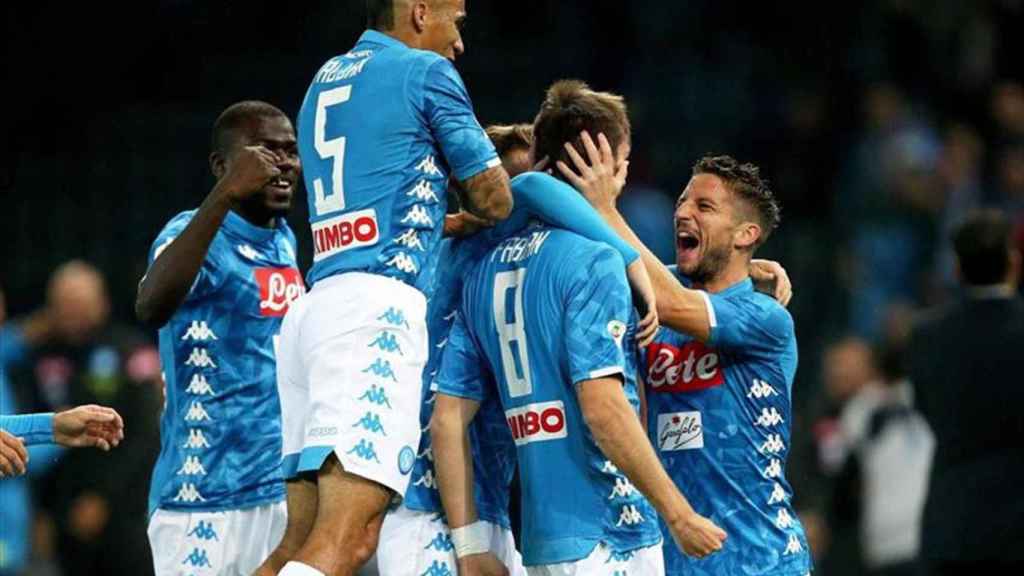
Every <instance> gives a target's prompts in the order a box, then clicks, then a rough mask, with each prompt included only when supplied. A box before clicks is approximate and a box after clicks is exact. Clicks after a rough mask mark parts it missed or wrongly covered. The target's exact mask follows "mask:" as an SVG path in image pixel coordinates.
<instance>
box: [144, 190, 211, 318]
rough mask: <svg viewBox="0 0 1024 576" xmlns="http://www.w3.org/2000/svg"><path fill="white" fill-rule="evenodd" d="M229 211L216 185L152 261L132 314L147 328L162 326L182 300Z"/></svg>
mask: <svg viewBox="0 0 1024 576" xmlns="http://www.w3.org/2000/svg"><path fill="white" fill-rule="evenodd" d="M230 208H231V202H230V200H229V199H228V195H227V194H225V193H223V192H222V191H221V190H220V188H219V186H215V187H214V189H213V191H211V192H210V194H209V195H208V196H207V197H206V200H204V201H203V203H202V205H201V206H200V207H199V209H198V210H197V211H196V213H195V215H194V216H193V217H192V220H191V221H190V222H189V223H188V226H186V227H185V229H184V230H183V231H182V233H181V234H180V235H179V236H178V237H177V238H175V239H174V241H173V242H171V244H170V245H169V246H167V248H166V249H165V250H164V251H163V252H162V253H161V254H160V255H159V256H158V257H157V258H156V260H155V261H154V262H153V265H152V266H150V268H149V271H148V272H147V273H146V277H145V278H144V279H143V280H142V283H141V284H139V293H138V297H137V299H136V301H135V313H136V315H137V316H138V317H139V320H141V321H142V322H144V323H146V324H148V325H150V326H155V327H159V326H163V325H164V324H166V323H167V321H168V320H169V319H170V318H171V316H172V315H174V311H175V310H177V309H178V306H180V305H181V303H182V302H183V301H184V300H185V297H186V296H187V295H188V291H189V289H190V288H191V287H192V283H193V282H195V279H196V275H197V274H199V269H200V268H201V267H202V265H203V260H205V259H206V253H207V250H209V248H210V244H211V243H212V242H213V239H214V237H215V236H216V235H217V230H219V229H220V225H221V223H222V222H223V221H224V217H225V216H226V215H227V213H228V210H229V209H230Z"/></svg>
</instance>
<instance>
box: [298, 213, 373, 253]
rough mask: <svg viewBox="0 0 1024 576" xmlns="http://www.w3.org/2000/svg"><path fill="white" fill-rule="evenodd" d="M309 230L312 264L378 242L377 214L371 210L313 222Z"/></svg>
mask: <svg viewBox="0 0 1024 576" xmlns="http://www.w3.org/2000/svg"><path fill="white" fill-rule="evenodd" d="M311 228H312V229H313V261H314V262H319V261H321V260H323V259H324V258H327V257H328V256H333V255H335V254H338V253H341V252H344V251H346V250H351V249H353V248H359V247H360V246H372V245H374V244H376V243H377V241H378V240H380V230H379V228H378V227H377V212H376V211H374V210H373V209H370V210H360V211H358V212H351V213H349V214H342V215H341V216H338V217H337V218H331V219H330V220H324V221H322V222H314V223H313V225H312V227H311Z"/></svg>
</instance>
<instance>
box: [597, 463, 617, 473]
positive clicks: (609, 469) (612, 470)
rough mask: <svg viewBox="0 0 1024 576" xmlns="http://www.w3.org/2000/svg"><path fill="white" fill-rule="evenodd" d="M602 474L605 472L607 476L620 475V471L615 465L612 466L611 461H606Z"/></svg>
mask: <svg viewBox="0 0 1024 576" xmlns="http://www.w3.org/2000/svg"><path fill="white" fill-rule="evenodd" d="M601 472H604V473H605V474H618V473H619V469H618V468H616V467H615V464H612V461H611V460H605V461H604V466H603V467H602V468H601Z"/></svg>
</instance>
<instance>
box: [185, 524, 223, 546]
mask: <svg viewBox="0 0 1024 576" xmlns="http://www.w3.org/2000/svg"><path fill="white" fill-rule="evenodd" d="M187 536H194V537H196V538H198V539H200V540H213V541H217V532H216V531H214V529H213V522H203V521H202V520H200V521H199V523H198V524H196V527H195V528H193V529H192V531H191V532H189V533H188V534H187Z"/></svg>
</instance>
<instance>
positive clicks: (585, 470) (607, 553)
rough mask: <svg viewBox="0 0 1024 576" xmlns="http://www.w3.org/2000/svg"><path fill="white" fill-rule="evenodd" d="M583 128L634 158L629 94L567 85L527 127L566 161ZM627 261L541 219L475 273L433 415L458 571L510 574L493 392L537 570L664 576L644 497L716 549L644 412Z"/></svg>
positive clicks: (689, 544) (694, 547) (697, 543)
mask: <svg viewBox="0 0 1024 576" xmlns="http://www.w3.org/2000/svg"><path fill="white" fill-rule="evenodd" d="M581 126H583V127H587V128H590V129H592V130H600V131H602V132H605V133H608V134H611V135H612V141H613V142H614V143H615V145H616V149H617V150H618V152H619V154H620V156H619V158H620V159H622V160H624V159H625V157H626V156H627V155H628V152H629V123H628V118H627V116H626V110H625V105H624V103H623V102H622V99H621V98H620V97H617V96H613V95H610V94H604V93H597V92H593V91H591V90H589V89H588V88H587V87H586V85H584V84H582V83H580V82H573V81H562V82H558V83H556V84H555V85H554V86H552V88H551V89H550V90H549V91H548V95H547V98H546V100H545V102H544V105H543V107H542V109H541V111H540V113H539V115H538V117H537V119H536V121H535V123H534V137H535V149H536V152H535V155H536V156H543V155H546V152H547V151H548V150H552V151H553V152H554V154H553V155H552V157H554V158H566V159H567V158H568V157H567V156H565V155H564V153H563V152H561V143H562V142H564V141H565V139H566V138H567V137H569V135H570V134H572V133H574V132H576V131H578V130H579V127H581ZM536 156H535V157H536ZM529 177H531V175H524V176H520V177H519V178H517V181H518V180H519V179H522V178H529ZM516 183H517V182H516V181H514V182H513V186H514V187H515V186H516ZM623 270H624V262H623V258H622V257H621V256H620V254H619V252H617V251H615V250H613V249H612V248H610V247H609V246H607V245H605V244H602V243H598V242H594V241H591V240H588V239H585V238H583V237H582V236H579V235H576V234H574V233H571V232H567V231H564V230H558V229H553V228H550V227H547V226H545V225H539V224H535V225H528V226H525V227H523V228H521V229H519V230H518V231H517V232H514V233H512V234H511V235H508V236H507V237H506V238H505V239H504V240H503V241H502V242H501V243H500V244H498V246H497V247H495V248H494V249H492V250H490V251H488V252H486V253H485V254H484V255H483V257H482V258H479V259H478V260H477V261H476V263H475V264H474V265H473V267H472V268H470V269H469V270H468V272H467V273H466V276H465V278H464V289H463V294H462V298H463V300H462V304H461V306H460V309H459V310H460V315H459V318H458V320H457V322H456V324H455V327H454V328H453V329H452V332H451V335H450V336H449V340H448V344H447V349H446V351H445V356H444V360H443V361H442V369H441V374H440V376H439V378H438V389H439V392H440V393H439V394H438V398H437V405H436V407H435V412H434V417H433V420H432V422H431V430H432V436H433V440H434V447H433V448H434V458H435V461H436V465H437V467H438V471H437V472H438V474H437V477H438V480H439V481H440V486H441V493H442V498H443V500H444V505H445V511H446V512H447V514H448V520H449V522H450V524H451V526H452V527H453V529H452V536H453V542H454V544H455V547H456V551H457V554H458V555H459V567H460V574H471V575H472V574H488V575H490V574H505V573H506V572H505V568H504V567H503V566H501V564H500V562H499V561H498V560H497V559H496V558H495V557H494V555H493V554H492V553H491V552H489V551H488V547H487V540H486V538H487V534H486V532H485V531H484V530H483V529H482V526H481V524H480V523H479V522H477V517H478V514H477V511H476V509H475V502H474V499H473V496H472V486H473V481H472V479H473V467H472V466H471V463H470V454H469V443H468V439H467V433H466V432H467V427H468V426H469V424H470V422H471V421H472V420H473V418H474V416H475V414H476V412H477V409H478V407H479V406H480V405H481V403H482V402H486V401H487V400H488V398H491V397H493V396H497V397H499V398H500V402H501V404H502V406H503V408H504V411H505V417H506V420H507V423H508V425H509V426H510V428H511V430H512V435H513V437H514V440H515V444H516V447H517V454H518V465H519V470H520V475H521V479H522V508H523V512H522V514H523V517H522V520H523V522H522V525H523V542H522V544H523V561H524V564H526V565H527V571H528V573H529V574H588V575H589V574H608V575H612V574H614V573H617V572H616V571H623V570H625V571H628V572H629V573H636V574H654V575H656V574H660V573H662V572H663V568H662V553H661V536H660V534H659V531H658V528H657V525H656V520H655V515H654V510H652V509H651V506H650V504H648V500H647V498H645V496H644V495H646V496H647V497H648V498H650V501H651V502H653V503H654V505H655V507H656V508H657V509H658V511H659V512H660V513H661V515H662V516H663V517H665V518H667V519H669V521H670V526H671V527H672V532H671V533H672V535H673V537H674V538H676V540H677V542H679V544H680V545H681V546H683V547H684V549H685V550H687V551H688V552H689V553H692V554H696V555H699V556H704V555H706V554H708V553H711V552H713V551H714V550H716V549H717V548H719V547H720V546H721V541H722V540H723V539H724V537H725V534H724V533H722V531H721V530H720V529H718V528H717V527H716V526H714V524H712V523H711V522H710V521H708V520H707V519H705V518H703V517H701V516H700V515H698V514H697V513H695V512H694V511H693V509H691V508H690V506H689V505H688V504H687V502H686V500H685V498H683V496H682V495H681V494H680V492H679V490H678V489H677V488H676V487H675V486H674V485H673V483H672V481H671V479H670V478H669V477H668V475H667V474H666V473H665V471H664V469H663V468H662V467H661V465H660V463H659V462H658V460H657V456H656V455H655V453H654V451H653V450H652V449H651V447H650V444H649V443H648V442H647V441H646V438H645V436H644V431H643V428H642V427H641V424H640V420H639V419H638V418H637V413H636V411H637V407H638V400H637V391H636V385H635V379H634V361H635V342H634V330H635V326H634V324H633V310H632V305H631V302H630V289H629V285H628V284H627V282H626V278H625V274H624V272H623Z"/></svg>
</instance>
